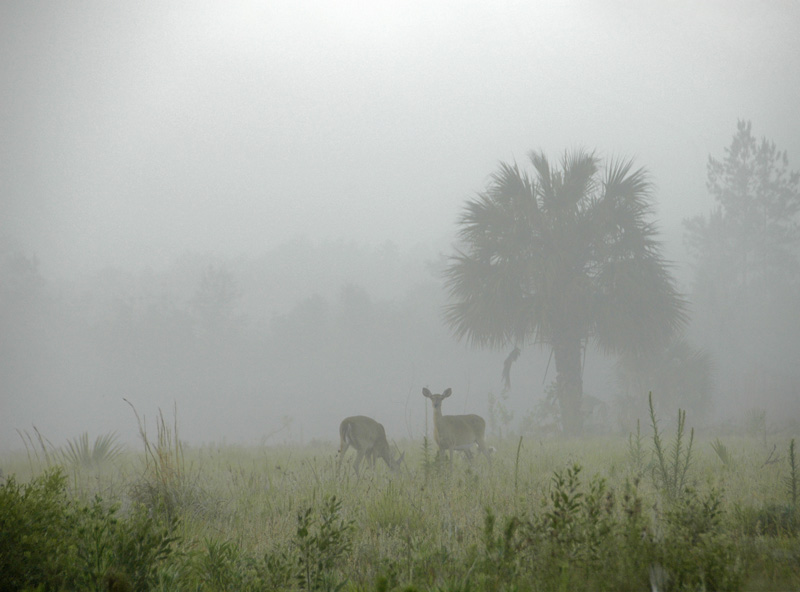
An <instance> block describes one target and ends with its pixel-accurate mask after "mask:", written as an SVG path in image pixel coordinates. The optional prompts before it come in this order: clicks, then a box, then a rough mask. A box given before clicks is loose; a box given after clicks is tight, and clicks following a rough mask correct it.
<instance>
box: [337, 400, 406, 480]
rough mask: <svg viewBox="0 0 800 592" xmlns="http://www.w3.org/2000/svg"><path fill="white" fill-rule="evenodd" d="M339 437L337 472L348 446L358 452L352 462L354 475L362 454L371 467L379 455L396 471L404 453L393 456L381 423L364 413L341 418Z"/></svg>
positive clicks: (373, 466)
mask: <svg viewBox="0 0 800 592" xmlns="http://www.w3.org/2000/svg"><path fill="white" fill-rule="evenodd" d="M339 437H340V440H341V441H340V443H339V462H338V463H337V464H336V472H337V473H338V472H339V468H340V467H341V466H342V460H343V459H344V453H345V452H347V449H348V448H349V447H350V446H352V447H353V448H355V449H356V451H357V452H358V454H357V455H356V460H355V463H354V464H353V466H354V467H355V469H356V475H358V468H359V466H360V465H361V461H362V459H363V458H364V456H366V457H367V461H369V463H370V466H371V467H372V468H373V469H374V468H375V457H376V456H379V457H380V458H382V459H383V460H384V461H385V462H386V465H387V466H388V467H389V469H390V470H391V471H392V472H396V471H397V469H398V468H399V467H400V463H401V462H403V457H404V456H405V455H406V453H405V452H404V453H403V454H401V455H400V458H395V457H394V454H393V453H392V451H391V449H390V448H389V443H388V442H387V441H386V430H384V429H383V425H381V424H379V423H378V422H377V421H375V420H374V419H372V418H371V417H367V416H365V415H355V416H353V417H347V418H345V419H343V420H342V423H341V425H340V426H339Z"/></svg>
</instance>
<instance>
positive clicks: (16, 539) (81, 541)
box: [0, 469, 178, 591]
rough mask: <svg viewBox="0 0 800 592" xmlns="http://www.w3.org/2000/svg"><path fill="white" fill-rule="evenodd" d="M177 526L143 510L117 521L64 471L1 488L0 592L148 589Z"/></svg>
mask: <svg viewBox="0 0 800 592" xmlns="http://www.w3.org/2000/svg"><path fill="white" fill-rule="evenodd" d="M174 527H175V524H165V523H157V522H156V521H154V520H153V519H152V518H151V517H150V515H149V514H148V513H147V511H146V510H145V509H144V508H143V507H142V506H134V507H132V508H131V509H130V510H129V511H128V512H127V513H126V515H124V516H118V507H117V506H114V505H111V506H109V505H107V504H105V503H104V502H103V500H102V499H101V498H100V497H95V498H94V499H93V500H92V501H91V502H89V503H82V502H80V501H78V500H76V499H74V498H72V497H70V496H69V495H68V493H67V489H66V479H65V477H64V475H63V473H62V472H61V471H60V470H59V469H56V470H53V471H48V472H46V473H44V474H43V475H41V476H40V477H38V478H36V479H34V480H33V481H31V482H30V483H28V484H25V485H20V484H18V483H17V482H16V480H15V478H14V477H13V476H11V477H9V478H8V480H7V481H6V482H5V483H4V484H3V485H2V487H1V488H0V549H2V552H0V590H2V591H6V590H9V591H11V590H25V589H32V588H36V589H42V590H64V589H67V590H108V589H113V590H148V589H152V588H153V587H154V586H155V584H156V578H157V574H158V571H159V569H160V568H161V567H162V566H164V565H166V564H167V560H168V559H170V558H171V556H172V555H173V553H174V552H175V549H176V547H175V543H177V542H178V539H177V538H176V537H174V536H173V535H172V534H171V533H172V531H173V530H174Z"/></svg>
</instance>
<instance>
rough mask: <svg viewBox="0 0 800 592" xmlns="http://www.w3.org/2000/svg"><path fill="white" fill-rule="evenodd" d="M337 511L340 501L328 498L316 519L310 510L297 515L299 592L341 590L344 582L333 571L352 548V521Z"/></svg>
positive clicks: (296, 545) (297, 574)
mask: <svg viewBox="0 0 800 592" xmlns="http://www.w3.org/2000/svg"><path fill="white" fill-rule="evenodd" d="M341 509H342V502H341V501H339V500H337V499H336V497H335V496H332V497H330V498H329V499H328V500H327V501H326V502H325V503H324V505H323V507H322V511H321V513H320V517H319V519H318V520H317V519H315V518H314V515H313V512H314V508H313V507H309V508H307V509H306V510H305V511H303V512H300V513H299V514H298V515H297V532H296V537H295V548H296V549H297V553H298V560H297V562H298V570H297V573H296V579H297V583H298V584H299V585H300V587H301V588H302V589H303V590H324V591H334V590H341V589H342V587H344V585H345V583H346V580H342V579H340V577H339V576H338V575H337V574H336V568H337V567H338V566H339V562H340V561H342V560H343V559H345V558H346V556H347V555H348V553H349V552H350V550H351V548H352V541H351V538H350V534H351V531H352V530H353V522H352V521H350V522H348V521H345V520H343V519H342V518H341V517H340V515H339V514H340V512H341Z"/></svg>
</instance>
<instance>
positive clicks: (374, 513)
mask: <svg viewBox="0 0 800 592" xmlns="http://www.w3.org/2000/svg"><path fill="white" fill-rule="evenodd" d="M178 429H179V425H178V423H177V422H167V421H164V417H163V416H162V417H161V420H160V422H159V425H158V432H157V433H156V434H146V433H144V431H143V433H142V447H141V448H140V449H139V450H123V449H121V448H120V447H118V446H115V444H114V440H113V437H108V436H107V437H106V441H104V442H102V443H100V444H101V445H100V446H95V447H92V446H91V445H90V444H89V442H88V439H87V438H86V437H84V438H83V441H81V440H80V439H78V440H76V441H74V442H72V443H70V444H71V445H69V444H68V445H65V446H64V447H59V448H55V447H53V446H48V445H46V444H45V443H44V441H43V440H39V439H38V438H37V437H36V436H34V437H33V438H31V437H30V436H28V437H27V440H26V443H27V450H26V451H25V452H20V453H16V454H13V455H9V456H7V457H5V458H2V465H0V466H2V469H3V471H4V481H3V487H2V493H0V502H2V503H1V504H0V520H2V524H0V539H2V540H0V549H2V551H1V552H0V553H1V554H0V591H2V590H20V589H39V590H58V589H65V590H66V589H97V590H111V589H113V590H135V589H142V590H284V589H285V590H439V591H457V590H461V591H466V590H472V591H477V590H521V591H522V590H548V591H549V590H651V589H652V588H651V586H655V587H656V588H657V589H658V590H797V589H800V539H798V533H800V526H799V523H798V516H797V512H796V503H797V484H798V475H797V472H796V465H795V460H794V434H785V433H782V434H774V435H769V436H766V437H737V436H733V435H728V436H725V435H717V436H714V437H713V438H712V437H711V436H710V435H704V434H700V433H698V434H695V435H694V439H693V440H692V434H690V433H687V432H685V431H684V432H683V433H681V432H679V431H678V429H677V427H674V428H673V430H672V432H671V433H660V434H659V435H658V438H656V437H654V435H653V433H652V430H648V433H647V434H645V433H644V430H643V433H642V434H639V435H637V434H630V435H628V436H627V437H625V436H613V437H611V436H609V437H602V438H601V437H596V438H592V439H587V440H581V441H561V440H558V439H548V440H537V439H534V438H525V437H523V438H521V439H520V438H511V439H507V440H505V441H502V442H496V441H493V442H491V444H492V445H493V446H495V447H496V450H495V452H494V453H493V454H492V461H491V464H489V463H488V462H487V461H486V460H485V459H484V458H476V459H475V460H473V461H468V460H467V459H466V458H465V457H463V456H461V455H458V456H457V457H456V459H455V461H454V463H453V464H452V466H450V464H449V463H448V462H447V461H442V460H440V459H437V457H436V454H435V445H433V444H432V443H431V444H428V443H427V442H426V441H406V442H399V443H398V445H399V448H400V449H401V450H404V451H405V453H406V455H405V464H404V466H403V468H402V470H401V472H400V473H399V474H395V475H393V474H391V473H390V472H389V471H388V469H387V467H386V465H385V464H384V463H383V462H382V461H379V463H378V464H377V465H376V468H375V470H371V469H370V468H369V467H366V468H365V467H364V466H362V471H361V476H360V477H357V476H356V475H355V474H354V472H353V469H352V466H351V465H350V461H352V459H353V458H354V457H355V454H354V453H353V452H350V455H349V456H348V458H347V459H346V462H345V465H343V467H342V471H341V473H340V474H338V475H337V472H336V460H337V458H336V453H337V447H338V443H334V442H330V443H316V444H314V445H308V446H304V447H281V446H273V447H240V446H230V445H228V446H220V447H216V446H203V447H188V446H186V445H184V444H182V443H181V441H180V438H179V434H178ZM659 451H660V452H659ZM59 467H60V468H59ZM37 586H38V588H37Z"/></svg>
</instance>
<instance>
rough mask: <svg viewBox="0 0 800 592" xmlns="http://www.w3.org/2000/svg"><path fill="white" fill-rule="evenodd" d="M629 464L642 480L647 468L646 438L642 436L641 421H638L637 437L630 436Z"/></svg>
mask: <svg viewBox="0 0 800 592" xmlns="http://www.w3.org/2000/svg"><path fill="white" fill-rule="evenodd" d="M628 462H629V463H630V465H631V468H632V469H633V473H634V475H636V477H637V478H639V479H640V478H641V477H642V475H644V472H645V469H646V468H647V462H646V453H645V448H644V437H643V436H642V432H641V427H640V423H639V420H638V419H637V420H636V435H635V436H634V435H633V434H628Z"/></svg>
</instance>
